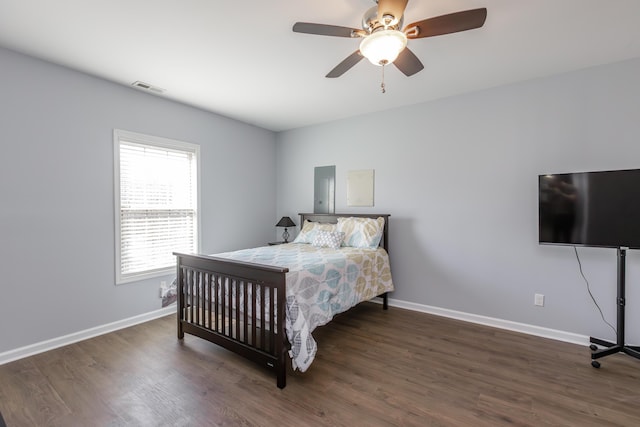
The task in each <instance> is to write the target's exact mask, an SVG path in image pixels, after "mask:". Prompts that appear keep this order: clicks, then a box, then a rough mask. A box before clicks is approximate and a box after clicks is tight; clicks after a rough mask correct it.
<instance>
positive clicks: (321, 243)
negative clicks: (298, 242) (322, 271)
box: [312, 230, 344, 249]
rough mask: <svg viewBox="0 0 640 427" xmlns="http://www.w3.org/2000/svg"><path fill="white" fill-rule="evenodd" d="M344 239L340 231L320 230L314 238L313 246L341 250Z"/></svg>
mask: <svg viewBox="0 0 640 427" xmlns="http://www.w3.org/2000/svg"><path fill="white" fill-rule="evenodd" d="M342 239H344V233H342V232H339V231H326V230H319V231H318V232H317V233H316V236H315V237H314V238H313V243H312V245H313V246H317V247H319V248H331V249H339V248H340V244H341V243H342Z"/></svg>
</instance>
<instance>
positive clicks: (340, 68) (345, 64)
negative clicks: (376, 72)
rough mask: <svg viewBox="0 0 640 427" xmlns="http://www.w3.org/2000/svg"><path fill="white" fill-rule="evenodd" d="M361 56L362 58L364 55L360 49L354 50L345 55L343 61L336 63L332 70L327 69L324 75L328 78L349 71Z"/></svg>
mask: <svg viewBox="0 0 640 427" xmlns="http://www.w3.org/2000/svg"><path fill="white" fill-rule="evenodd" d="M362 58H364V56H362V54H361V53H360V50H356V51H355V52H353V53H352V54H351V55H349V56H347V57H346V58H345V59H344V61H342V62H341V63H339V64H338V65H336V67H335V68H334V69H333V70H331V71H329V74H327V75H326V76H325V77H328V78H330V79H333V78H336V77H340V76H341V75H343V74H344V73H346V72H347V71H349V70H350V69H351V68H352V67H353V66H354V65H356V64H357V63H358V62H360V61H361V60H362Z"/></svg>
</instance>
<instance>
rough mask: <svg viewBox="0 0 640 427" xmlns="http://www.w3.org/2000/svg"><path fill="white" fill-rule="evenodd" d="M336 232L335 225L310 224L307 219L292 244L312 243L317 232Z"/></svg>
mask: <svg viewBox="0 0 640 427" xmlns="http://www.w3.org/2000/svg"><path fill="white" fill-rule="evenodd" d="M321 230H324V231H336V224H324V223H319V222H311V221H309V220H308V219H307V220H305V221H304V224H303V225H302V229H301V230H300V233H298V235H297V236H296V238H295V239H294V240H293V243H313V239H314V238H315V237H316V233H318V231H321Z"/></svg>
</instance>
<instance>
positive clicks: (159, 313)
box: [0, 304, 176, 365]
mask: <svg viewBox="0 0 640 427" xmlns="http://www.w3.org/2000/svg"><path fill="white" fill-rule="evenodd" d="M175 312H176V306H175V304H173V305H170V306H168V307H165V308H161V309H160V310H155V311H151V312H149V313H144V314H140V315H138V316H134V317H130V318H128V319H123V320H118V321H117V322H113V323H108V324H106V325H101V326H96V327H95V328H91V329H86V330H84V331H79V332H74V333H73V334H69V335H65V336H62V337H58V338H53V339H50V340H47V341H42V342H39V343H35V344H31V345H28V346H25V347H21V348H17V349H15V350H9V351H7V352H4V353H0V365H3V364H5V363H9V362H13V361H14V360H18V359H22V358H25V357H29V356H33V355H35V354H38V353H43V352H45V351H49V350H53V349H55V348H58V347H63V346H65V345H69V344H73V343H75V342H78V341H82V340H86V339H89V338H93V337H96V336H98V335H103V334H107V333H109V332H113V331H117V330H118V329H124V328H128V327H129V326H133V325H137V324H139V323H144V322H148V321H150V320H154V319H158V318H160V317H164V316H168V315H170V314H174V313H175Z"/></svg>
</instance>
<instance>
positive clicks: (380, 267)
mask: <svg viewBox="0 0 640 427" xmlns="http://www.w3.org/2000/svg"><path fill="white" fill-rule="evenodd" d="M214 256H216V257H220V258H229V259H234V260H238V261H245V262H252V263H256V264H265V265H272V266H277V267H287V268H288V269H289V273H287V294H286V300H287V307H286V324H285V327H286V331H287V338H288V339H289V343H291V350H290V351H289V354H290V356H291V359H292V361H293V368H294V369H300V371H302V372H304V371H306V370H307V368H308V367H309V366H310V365H311V362H313V359H314V357H315V355H316V352H317V343H316V341H315V340H314V339H313V337H312V336H311V333H312V332H313V330H314V329H315V328H316V327H318V326H322V325H324V324H327V323H328V322H329V321H330V320H331V319H332V318H333V316H335V315H336V314H339V313H342V312H344V311H346V310H348V309H349V308H351V307H353V306H354V305H356V304H358V303H359V302H362V301H366V300H370V299H371V298H374V297H376V296H378V295H380V294H382V293H384V292H389V291H393V289H394V288H393V281H392V279H391V269H390V266H389V256H388V255H387V252H386V251H385V250H384V249H382V248H378V249H358V248H352V247H342V248H340V249H329V248H319V247H315V246H312V245H310V244H304V243H288V244H283V245H274V246H265V247H260V248H253V249H243V250H239V251H234V252H225V253H221V254H215V255H214Z"/></svg>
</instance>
